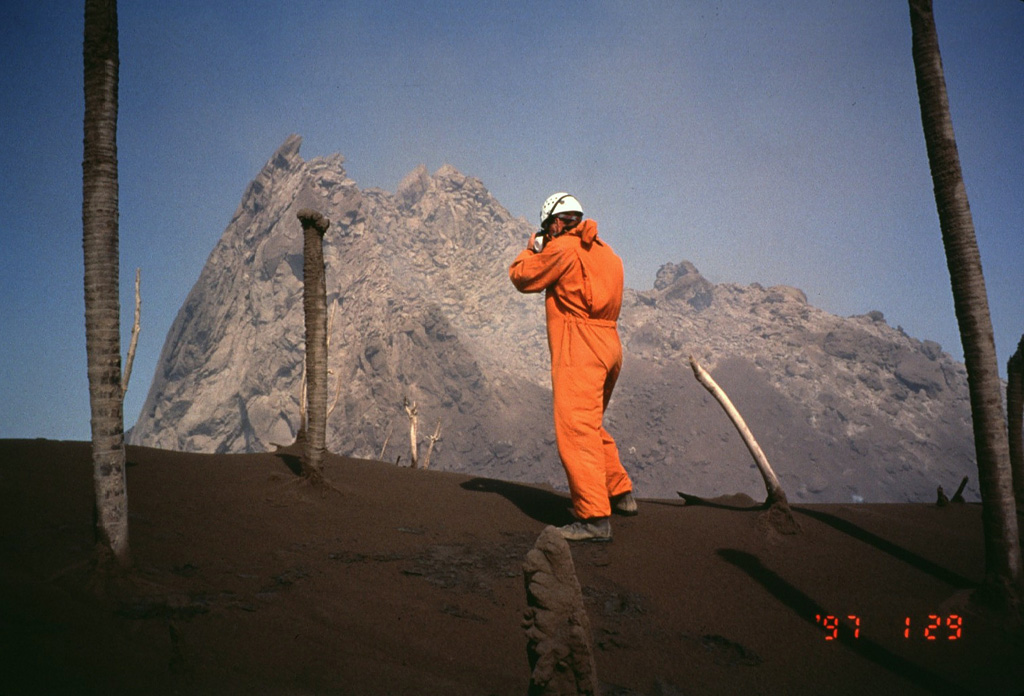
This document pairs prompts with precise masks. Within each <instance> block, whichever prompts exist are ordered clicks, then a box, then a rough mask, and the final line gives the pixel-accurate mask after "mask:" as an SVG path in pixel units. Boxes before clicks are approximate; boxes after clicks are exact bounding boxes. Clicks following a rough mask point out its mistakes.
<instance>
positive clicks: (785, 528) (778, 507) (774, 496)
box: [690, 355, 800, 534]
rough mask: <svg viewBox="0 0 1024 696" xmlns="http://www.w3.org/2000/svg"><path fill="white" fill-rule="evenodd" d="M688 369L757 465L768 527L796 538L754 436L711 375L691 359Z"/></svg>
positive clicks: (789, 513) (785, 505) (791, 519)
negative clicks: (762, 488) (729, 421)
mask: <svg viewBox="0 0 1024 696" xmlns="http://www.w3.org/2000/svg"><path fill="white" fill-rule="evenodd" d="M690 367H691V368H692V369H693V375H694V377H696V378H697V381H698V382H700V383H701V385H702V386H703V387H704V388H705V389H707V390H708V391H709V392H711V395H712V396H714V397H715V399H717V400H718V403H719V404H720V405H721V406H722V408H723V409H725V412H726V414H728V416H729V419H730V420H731V421H732V424H733V425H734V426H735V427H736V430H737V431H738V432H739V434H740V437H742V438H743V443H744V444H745V445H746V446H747V449H748V450H749V451H750V454H751V456H752V457H753V458H754V462H755V463H756V464H757V468H758V471H760V472H761V477H762V478H763V479H764V486H765V488H766V489H767V491H768V497H767V498H766V499H765V502H764V506H765V509H766V512H765V515H766V520H767V522H768V524H769V525H770V526H771V527H772V529H774V530H775V531H777V532H781V533H782V534H796V533H797V532H799V531H800V524H799V523H798V522H797V521H796V518H795V517H793V511H792V510H791V509H790V507H789V501H788V500H786V492H785V491H784V490H782V484H781V483H779V478H778V477H777V476H776V475H775V472H774V471H773V470H772V467H771V464H769V463H768V458H767V457H766V456H764V452H763V451H762V450H761V446H760V445H758V444H757V440H755V439H754V435H753V434H752V433H751V432H750V428H748V427H747V424H746V422H745V421H744V420H743V416H741V415H740V412H739V411H737V410H736V407H735V406H733V404H732V401H731V400H730V399H729V397H728V396H727V395H726V393H725V391H724V390H723V389H722V388H721V387H720V386H718V383H717V382H715V380H714V379H712V378H711V375H709V374H708V373H707V371H706V370H705V369H704V368H703V367H701V366H700V364H699V363H698V362H697V360H696V359H695V358H694V357H693V356H692V355H691V356H690Z"/></svg>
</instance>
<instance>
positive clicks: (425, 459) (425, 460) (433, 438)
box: [423, 418, 441, 469]
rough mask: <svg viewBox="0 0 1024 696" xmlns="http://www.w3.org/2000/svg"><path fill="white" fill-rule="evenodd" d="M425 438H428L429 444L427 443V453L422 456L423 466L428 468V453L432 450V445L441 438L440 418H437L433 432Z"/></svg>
mask: <svg viewBox="0 0 1024 696" xmlns="http://www.w3.org/2000/svg"><path fill="white" fill-rule="evenodd" d="M427 439H429V440H430V444H429V445H427V453H426V454H425V455H424V456H423V468H424V469H429V468H430V455H431V454H432V453H433V452H434V445H435V444H437V441H438V440H440V439H441V419H440V418H438V419H437V427H436V428H434V434H433V435H429V436H428V437H427Z"/></svg>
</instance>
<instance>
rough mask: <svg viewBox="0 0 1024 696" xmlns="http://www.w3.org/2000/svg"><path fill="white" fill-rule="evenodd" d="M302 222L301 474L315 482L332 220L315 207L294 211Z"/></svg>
mask: <svg viewBox="0 0 1024 696" xmlns="http://www.w3.org/2000/svg"><path fill="white" fill-rule="evenodd" d="M297 217H298V218H299V222H300V223H302V236H303V246H302V280H303V282H302V307H303V310H304V311H305V319H306V399H307V402H308V408H307V410H306V414H307V415H306V429H305V430H306V439H305V442H304V443H303V455H302V473H303V475H304V476H305V477H306V478H308V479H310V480H312V481H314V482H322V481H323V478H324V471H323V468H324V463H323V459H324V451H325V450H326V449H327V283H326V280H325V277H324V276H325V273H324V234H325V233H326V232H327V228H328V227H330V226H331V221H330V220H328V219H327V218H325V217H324V216H323V215H321V214H320V213H318V212H317V211H315V210H310V209H308V208H303V209H302V210H300V211H299V212H298V214H297Z"/></svg>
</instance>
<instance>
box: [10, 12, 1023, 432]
mask: <svg viewBox="0 0 1024 696" xmlns="http://www.w3.org/2000/svg"><path fill="white" fill-rule="evenodd" d="M120 4H121V8H120V13H119V21H120V30H121V82H120V119H119V124H118V146H119V160H120V162H119V163H120V184H121V189H120V205H121V218H120V235H121V255H122V289H123V296H122V312H123V317H124V318H123V322H122V324H123V328H124V332H125V335H126V339H125V345H126V346H127V332H128V330H129V328H130V324H131V311H132V287H131V286H132V277H133V274H134V269H135V268H136V267H141V268H142V274H143V320H142V328H143V333H142V337H141V340H140V345H139V352H138V356H137V358H136V363H135V371H134V376H133V378H132V384H131V388H130V390H129V394H128V398H127V401H126V410H125V420H126V426H129V427H130V426H131V425H132V424H133V423H134V422H135V419H136V417H137V415H138V412H139V409H140V408H141V405H142V401H143V399H144V398H145V395H146V391H147V390H148V388H149V382H150V380H151V379H152V375H153V373H154V370H155V369H156V361H157V358H158V356H159V352H160V349H161V347H162V345H163V342H164V338H165V336H166V334H167V331H168V329H169V328H170V325H171V322H172V321H173V319H174V316H175V314H176V312H177V310H178V308H179V307H180V306H181V304H182V302H183V301H184V299H185V296H186V295H187V293H188V291H189V289H190V288H191V286H192V284H193V283H194V282H195V280H196V279H197V278H198V276H199V272H200V270H201V268H202V266H203V264H204V263H205V261H206V257H207V255H208V254H209V252H210V251H211V250H212V248H213V246H214V244H215V243H216V241H217V240H218V238H219V237H220V235H221V233H222V232H223V231H224V228H225V227H226V225H227V223H228V222H229V221H230V219H231V217H232V215H233V213H234V212H235V209H236V208H237V206H238V203H239V200H240V198H241V194H242V192H243V190H244V188H245V186H246V185H247V184H248V182H249V181H250V180H251V179H252V178H253V177H254V176H255V175H256V174H257V172H258V171H259V169H260V168H261V167H262V165H263V164H264V163H265V162H266V161H267V159H268V158H269V157H270V155H271V154H272V153H273V152H274V150H275V149H276V148H277V147H278V146H279V145H280V144H281V142H283V141H284V139H285V138H286V137H287V136H288V135H289V134H290V133H298V134H300V135H302V136H303V138H304V145H303V148H302V155H303V157H305V158H306V159H311V158H313V157H316V156H319V155H327V154H331V153H334V152H340V153H342V154H344V155H345V157H346V159H347V162H346V168H347V171H348V173H349V175H350V176H351V177H352V178H353V179H354V180H355V181H356V182H357V183H358V184H359V185H360V186H361V187H370V186H379V187H381V188H384V189H387V190H391V191H393V190H394V189H395V188H396V186H397V185H398V182H399V181H400V180H401V178H402V177H403V175H404V174H406V173H407V172H409V171H410V170H412V169H413V168H414V167H416V166H417V165H418V164H425V165H426V166H427V167H428V168H429V169H430V170H431V171H433V170H435V169H436V168H438V167H440V166H441V165H442V164H445V163H449V164H452V165H454V166H455V167H457V168H458V169H459V170H461V171H462V172H464V173H465V174H468V175H471V176H475V177H478V178H479V179H481V180H482V181H483V182H484V184H485V185H486V186H487V187H488V188H489V189H490V190H491V192H492V193H493V194H494V195H495V196H496V197H497V198H498V200H499V201H501V202H502V203H503V204H504V205H505V206H506V207H508V208H509V209H510V210H511V211H512V213H513V214H516V215H522V216H525V217H526V218H527V219H529V220H530V221H531V222H532V221H534V220H535V217H536V214H537V210H538V207H539V205H540V203H541V201H542V200H543V199H544V198H545V197H546V196H547V195H548V194H550V193H551V192H553V191H556V190H561V189H567V190H570V191H573V192H574V193H576V195H577V196H578V197H579V198H580V199H581V200H582V201H583V203H584V206H585V207H586V208H587V212H588V214H589V215H591V216H592V217H594V218H595V219H597V220H598V222H599V223H600V225H601V230H602V234H603V236H605V237H606V238H607V239H608V240H609V241H610V242H611V243H612V245H613V246H615V248H616V249H617V250H618V251H619V253H620V254H621V255H622V257H623V259H624V261H625V265H626V275H627V278H626V280H627V284H628V285H629V286H631V287H634V288H637V289H646V288H649V287H651V285H652V283H653V280H654V274H655V272H656V270H657V269H658V267H659V266H660V265H661V264H663V263H665V262H670V261H671V262H679V261H681V260H683V259H688V260H690V261H692V262H693V263H694V264H696V266H697V267H698V268H699V269H700V270H701V271H702V272H703V273H704V275H706V276H707V277H708V278H709V279H710V280H712V281H714V282H735V283H741V284H748V283H752V282H755V281H756V282H759V283H761V284H763V285H766V286H767V285H773V284H779V283H783V284H788V285H795V286H797V287H799V288H801V289H803V290H804V291H805V292H806V293H807V296H808V298H809V300H810V302H812V303H813V304H815V305H817V306H819V307H822V308H824V309H826V310H828V311H830V312H833V313H836V314H839V315H844V316H845V315H851V314H861V313H864V312H867V311H870V310H880V311H882V312H883V313H884V314H885V316H886V319H887V320H888V322H889V323H890V324H891V325H893V326H896V325H901V326H903V327H904V329H905V330H906V331H907V332H908V333H909V334H911V335H912V336H915V337H917V338H920V339H931V340H935V341H938V342H939V343H941V344H942V346H943V347H944V348H945V349H946V350H947V351H949V352H950V353H952V354H953V355H954V356H955V357H956V358H957V359H962V352H961V348H960V341H959V334H958V332H957V327H956V320H955V318H954V315H953V309H952V297H951V293H950V289H949V276H948V272H947V270H946V267H945V257H944V255H943V250H942V244H941V238H940V232H939V225H938V217H937V215H936V213H935V203H934V199H933V197H932V186H931V180H930V177H929V173H928V163H927V157H926V154H925V148H924V140H923V137H922V135H921V125H920V113H919V110H918V105H917V95H916V87H915V82H914V72H913V64H912V60H911V52H910V22H909V16H908V10H907V6H906V3H905V2H899V1H892V0H885V1H882V0H866V1H864V2H830V1H827V0H788V1H784V0H779V1H775V2H762V3H748V2H712V1H710V0H708V1H704V0H688V1H682V0H672V1H665V2H645V1H643V0H638V1H634V2H626V1H615V2H612V1H588V2H583V1H581V2H550V1H545V2H534V1H531V0H527V1H520V2H516V3H511V2H508V3H505V2H502V3H498V2H478V1H474V2H432V1H430V0H412V1H404V0H403V1H398V2H377V1H376V0H374V1H372V2H340V1H339V2H326V1H324V2H311V1H303V0H290V1H289V2H265V1H259V0H250V1H248V2H239V1H234V0H217V1H216V2H209V1H208V0H202V1H190V0H186V1H177V0H176V1H175V2H156V1H155V0H154V1H150V2H147V1H146V0H137V1H135V2H122V3H120ZM935 10H936V21H937V24H938V29H939V40H940V45H941V48H942V55H943V60H944V64H945V71H946V81H947V84H948V88H949V94H950V100H951V107H952V111H953V120H954V127H955V129H956V135H957V141H958V144H959V148H960V157H961V161H962V164H963V168H964V174H965V178H966V181H967V190H968V195H969V197H970V201H971V208H972V212H973V214H974V223H975V227H976V229H977V235H978V240H979V244H980V247H981V253H982V261H983V265H984V270H985V275H986V281H987V283H988V292H989V298H990V302H991V306H992V312H993V323H994V326H995V332H996V341H997V350H998V353H999V361H1000V364H1001V369H1002V370H1005V362H1006V359H1007V358H1008V357H1009V356H1010V354H1011V353H1012V351H1013V350H1014V349H1015V347H1016V344H1017V341H1018V340H1019V339H1020V337H1021V334H1022V332H1024V300H1022V298H1024V263H1022V261H1024V183H1022V182H1024V127H1022V126H1024V122H1022V121H1024V51H1021V37H1022V36H1024V3H1022V2H1018V1H1016V0H992V1H990V2H984V3H970V2H959V1H955V0H936V2H935ZM82 15H83V10H82V3H81V2H67V1H65V0H8V1H7V2H4V3H2V5H0V129H2V138H0V239H2V241H3V252H4V253H3V254H2V256H0V294H2V300H3V301H2V302H0V437H5V438H6V437H47V438H57V439H81V440H85V439H88V438H89V408H88V388H87V383H86V371H85V365H86V362H85V338H84V335H85V329H84V304H83V291H82V251H81V160H82V113H83V98H82V65H81V64H82V58H81V42H82V24H83V16H82ZM524 241H525V240H524ZM510 291H511V288H510ZM693 340H694V341H695V342H699V341H700V337H699V336H697V337H693Z"/></svg>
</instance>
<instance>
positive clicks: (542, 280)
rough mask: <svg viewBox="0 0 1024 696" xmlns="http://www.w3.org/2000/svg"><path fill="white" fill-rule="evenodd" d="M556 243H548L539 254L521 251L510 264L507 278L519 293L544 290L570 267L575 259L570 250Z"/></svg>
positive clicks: (528, 250) (553, 241) (555, 241)
mask: <svg viewBox="0 0 1024 696" xmlns="http://www.w3.org/2000/svg"><path fill="white" fill-rule="evenodd" d="M531 241H532V240H531ZM557 242H558V240H554V239H553V240H551V241H549V242H548V244H547V245H546V246H545V247H544V249H543V250H542V251H541V252H540V253H537V252H535V251H533V250H532V249H523V250H522V251H521V252H520V253H519V256H517V257H516V260H515V261H513V262H512V266H511V267H510V268H509V269H508V277H509V278H510V279H511V280H512V284H513V285H515V286H516V288H517V289H518V290H519V292H542V291H543V290H546V289H547V288H548V287H549V286H551V285H553V284H554V283H555V282H556V281H557V280H558V279H559V278H561V277H562V275H563V274H564V273H565V272H566V270H568V268H569V266H571V265H572V261H573V259H574V258H575V254H573V253H572V248H571V247H569V246H566V245H565V244H559V243H557Z"/></svg>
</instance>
